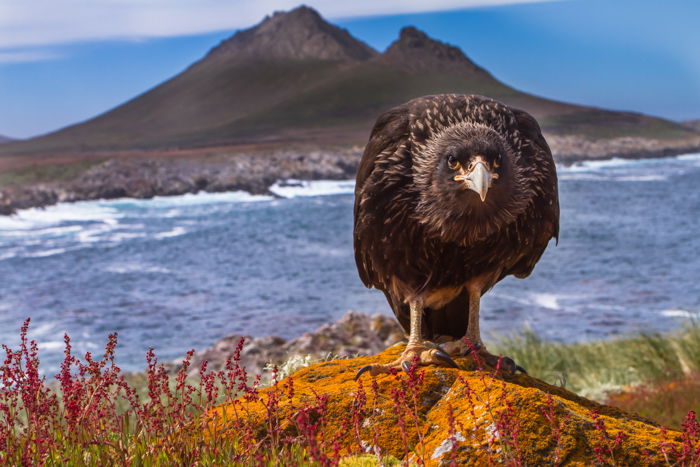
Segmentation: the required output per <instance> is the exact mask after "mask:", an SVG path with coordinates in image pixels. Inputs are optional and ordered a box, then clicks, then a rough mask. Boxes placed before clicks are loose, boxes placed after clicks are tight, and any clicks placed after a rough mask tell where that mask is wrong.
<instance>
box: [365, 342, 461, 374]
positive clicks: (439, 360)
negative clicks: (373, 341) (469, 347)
mask: <svg viewBox="0 0 700 467" xmlns="http://www.w3.org/2000/svg"><path fill="white" fill-rule="evenodd" d="M414 362H416V363H417V364H418V365H419V366H420V365H440V366H448V367H452V368H459V365H457V364H456V363H455V361H454V360H452V358H451V357H450V356H449V354H448V353H447V352H445V350H443V349H442V347H440V346H439V345H436V344H433V343H432V342H428V341H423V342H419V343H414V344H408V345H407V346H406V349H405V350H404V351H403V353H402V354H401V356H400V357H399V358H397V359H396V360H394V361H393V362H391V363H388V364H385V365H367V366H363V367H362V368H360V370H359V371H358V372H357V374H356V375H355V380H357V379H358V378H359V377H360V376H362V374H363V373H365V372H369V374H370V375H372V376H377V375H379V374H383V373H391V371H392V370H403V371H405V372H406V373H408V372H409V370H410V369H411V367H412V366H413V364H414Z"/></svg>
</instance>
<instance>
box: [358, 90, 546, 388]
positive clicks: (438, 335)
mask: <svg viewBox="0 0 700 467" xmlns="http://www.w3.org/2000/svg"><path fill="white" fill-rule="evenodd" d="M558 235H559V198H558V194H557V174H556V168H555V166H554V161H553V159H552V154H551V151H550V150H549V146H548V145H547V142H546V141H545V139H544V137H543V136H542V133H541V131H540V127H539V125H538V124H537V122H536V121H535V119H534V118H533V117H532V116H531V115H529V114H528V113H526V112H524V111H522V110H517V109H513V108H510V107H508V106H506V105H504V104H502V103H500V102H497V101H495V100H493V99H489V98H487V97H483V96H476V95H456V94H443V95H435V96H425V97H420V98H417V99H413V100H411V101H409V102H407V103H405V104H403V105H400V106H398V107H395V108H393V109H391V110H389V111H387V112H385V113H383V114H382V115H381V116H380V117H379V118H378V119H377V121H376V123H375V125H374V128H373V129H372V133H371V135H370V139H369V142H368V144H367V147H366V148H365V152H364V154H363V156H362V161H361V162H360V167H359V169H358V173H357V184H356V187H355V226H354V246H355V261H356V263H357V269H358V271H359V273H360V278H361V279H362V282H363V283H364V284H365V285H366V286H367V287H375V288H377V289H379V290H381V291H382V292H384V294H385V296H386V298H387V300H388V302H389V305H390V306H391V309H392V310H393V311H394V314H395V315H396V317H397V319H398V321H399V323H400V324H401V326H402V327H403V329H404V330H405V331H406V332H407V333H408V335H409V338H408V345H407V346H406V349H405V351H404V352H403V354H402V355H401V356H400V357H399V358H398V359H397V360H396V361H394V362H392V363H390V364H388V365H369V366H366V367H363V368H362V369H360V371H359V372H358V374H357V376H356V378H357V377H359V376H360V375H361V374H362V373H364V372H365V371H369V372H370V373H371V374H372V375H376V374H379V373H386V372H389V371H390V370H391V369H393V368H396V369H400V368H403V369H404V370H406V371H407V370H408V368H409V367H410V366H411V365H412V364H413V361H414V359H415V358H417V359H418V363H419V364H423V365H425V364H441V365H452V366H457V365H456V364H455V363H454V361H453V360H452V358H451V357H450V355H452V356H456V355H464V354H467V353H469V352H470V351H472V350H476V351H477V352H478V353H479V355H480V356H481V357H482V358H483V359H484V361H485V362H486V363H487V364H489V365H491V366H496V365H497V364H498V362H499V357H497V356H495V355H493V354H491V353H489V352H488V351H487V350H486V347H485V346H484V345H483V342H482V341H481V333H480V331H479V303H480V299H481V296H482V295H483V294H484V293H486V291H488V290H489V289H490V288H491V287H493V286H494V284H496V283H497V282H498V281H500V280H501V279H503V278H504V277H506V276H508V275H510V274H512V275H514V276H515V277H518V278H524V277H527V276H528V275H529V274H530V273H531V272H532V270H533V268H534V267H535V264H536V263H537V261H538V260H539V259H540V256H542V253H543V252H544V250H545V248H546V247H547V244H548V243H549V240H550V239H552V238H557V239H558ZM500 364H501V367H502V368H505V369H508V370H509V371H511V372H515V371H516V370H521V371H524V370H523V369H522V368H521V367H519V366H518V365H516V364H515V362H513V360H512V359H510V358H508V357H503V358H502V360H501V361H500Z"/></svg>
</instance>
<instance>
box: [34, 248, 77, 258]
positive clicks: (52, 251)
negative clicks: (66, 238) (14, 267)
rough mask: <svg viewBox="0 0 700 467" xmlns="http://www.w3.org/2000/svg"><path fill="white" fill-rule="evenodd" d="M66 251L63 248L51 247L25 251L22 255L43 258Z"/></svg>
mask: <svg viewBox="0 0 700 467" xmlns="http://www.w3.org/2000/svg"><path fill="white" fill-rule="evenodd" d="M66 251H68V250H67V249H65V248H52V249H50V250H43V251H36V252H32V253H26V254H25V255H24V256H25V257H27V258H44V257H46V256H54V255H60V254H62V253H65V252H66Z"/></svg>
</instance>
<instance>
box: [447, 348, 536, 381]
mask: <svg viewBox="0 0 700 467" xmlns="http://www.w3.org/2000/svg"><path fill="white" fill-rule="evenodd" d="M443 348H444V350H445V351H446V352H447V353H449V354H450V355H452V356H464V355H469V354H471V353H473V352H476V354H477V355H478V356H479V357H480V358H481V359H482V360H483V361H484V362H485V363H486V364H487V365H488V366H490V367H493V368H499V369H501V370H503V371H505V372H506V373H508V374H511V375H514V374H515V373H516V372H518V371H519V372H521V373H525V374H527V371H525V368H523V367H521V366H520V365H518V364H516V363H515V361H513V359H512V358H510V357H503V356H500V355H494V354H492V353H490V352H488V351H487V350H486V348H485V347H484V346H483V345H482V344H480V343H476V344H472V343H470V342H469V341H468V340H467V339H459V340H456V341H452V342H447V343H445V344H443Z"/></svg>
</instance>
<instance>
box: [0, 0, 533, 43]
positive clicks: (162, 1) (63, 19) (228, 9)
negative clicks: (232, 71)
mask: <svg viewBox="0 0 700 467" xmlns="http://www.w3.org/2000/svg"><path fill="white" fill-rule="evenodd" d="M302 1H303V0H140V1H139V0H0V50H1V49H8V48H14V49H19V48H22V47H36V46H46V45H57V44H66V43H71V42H83V41H99V40H109V39H139V38H150V37H170V36H182V35H190V34H200V33H206V32H213V31H221V30H233V29H238V28H243V27H249V26H252V25H254V24H256V23H258V22H259V21H260V20H261V19H262V18H263V17H264V16H265V15H267V14H270V13H272V12H273V11H279V10H289V9H292V8H295V7H296V6H298V5H299V3H300V2H302ZM538 1H546V0H434V1H426V0H384V1H377V0H356V1H354V2H338V1H337V0H316V1H308V2H305V3H306V4H308V5H309V6H311V7H313V8H315V9H317V10H318V11H319V12H320V13H321V14H322V15H323V16H324V17H326V18H331V19H338V18H348V17H356V16H379V15H388V14H399V13H416V12H424V11H440V10H451V9H459V8H475V7H483V6H498V5H505V4H515V3H533V2H538Z"/></svg>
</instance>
